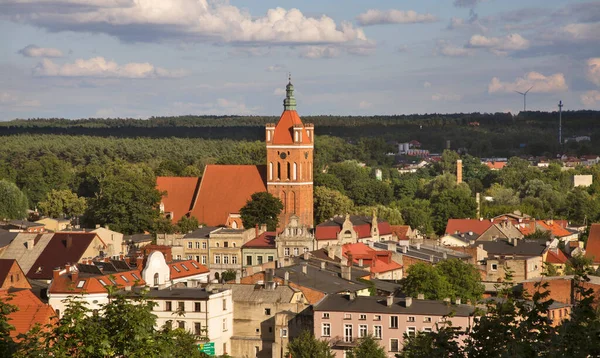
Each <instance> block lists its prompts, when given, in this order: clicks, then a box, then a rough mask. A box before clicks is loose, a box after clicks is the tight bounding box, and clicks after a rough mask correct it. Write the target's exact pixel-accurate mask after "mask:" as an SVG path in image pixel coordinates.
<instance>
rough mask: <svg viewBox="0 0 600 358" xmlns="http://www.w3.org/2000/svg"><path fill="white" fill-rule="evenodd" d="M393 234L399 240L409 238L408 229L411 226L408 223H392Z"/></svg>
mask: <svg viewBox="0 0 600 358" xmlns="http://www.w3.org/2000/svg"><path fill="white" fill-rule="evenodd" d="M390 229H391V230H392V235H395V236H396V237H397V238H398V240H408V231H409V230H410V226H408V225H390Z"/></svg>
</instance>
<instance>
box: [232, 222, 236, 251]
mask: <svg viewBox="0 0 600 358" xmlns="http://www.w3.org/2000/svg"><path fill="white" fill-rule="evenodd" d="M233 223H234V224H235V221H234V222H233ZM234 229H235V228H234ZM231 246H233V247H236V246H235V242H232V243H231Z"/></svg>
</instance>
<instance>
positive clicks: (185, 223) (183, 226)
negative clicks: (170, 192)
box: [177, 216, 200, 234]
mask: <svg viewBox="0 0 600 358" xmlns="http://www.w3.org/2000/svg"><path fill="white" fill-rule="evenodd" d="M199 226H200V223H199V222H198V219H196V217H195V216H190V217H187V216H182V217H181V219H179V221H178V222H177V228H178V231H179V232H180V233H182V234H184V233H188V232H192V231H194V230H196V229H197V228H198V227H199Z"/></svg>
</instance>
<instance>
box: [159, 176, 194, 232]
mask: <svg viewBox="0 0 600 358" xmlns="http://www.w3.org/2000/svg"><path fill="white" fill-rule="evenodd" d="M199 183H200V179H199V178H197V177H157V178H156V189H158V191H161V192H166V194H165V195H164V196H163V197H162V203H163V205H164V207H165V212H172V213H173V216H172V218H171V219H172V221H173V222H174V223H175V222H177V221H179V219H181V218H182V217H183V216H185V215H186V214H187V213H188V212H189V211H190V209H191V208H192V200H193V199H194V194H195V193H196V190H197V188H198V184H199Z"/></svg>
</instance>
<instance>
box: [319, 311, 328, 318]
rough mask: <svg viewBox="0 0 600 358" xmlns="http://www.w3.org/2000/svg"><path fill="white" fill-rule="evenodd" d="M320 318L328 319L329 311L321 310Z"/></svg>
mask: <svg viewBox="0 0 600 358" xmlns="http://www.w3.org/2000/svg"><path fill="white" fill-rule="evenodd" d="M321 318H323V319H329V312H323V314H322V315H321Z"/></svg>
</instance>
